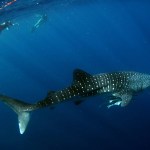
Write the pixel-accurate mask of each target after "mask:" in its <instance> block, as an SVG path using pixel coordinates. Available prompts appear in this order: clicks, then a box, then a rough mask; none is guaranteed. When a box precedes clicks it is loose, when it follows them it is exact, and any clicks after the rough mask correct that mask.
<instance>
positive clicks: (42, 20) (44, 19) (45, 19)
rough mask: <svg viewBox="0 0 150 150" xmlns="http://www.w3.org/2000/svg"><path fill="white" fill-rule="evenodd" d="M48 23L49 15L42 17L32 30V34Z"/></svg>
mask: <svg viewBox="0 0 150 150" xmlns="http://www.w3.org/2000/svg"><path fill="white" fill-rule="evenodd" d="M46 21H47V15H46V14H44V15H40V18H39V20H38V21H37V22H36V23H35V24H34V26H33V27H32V29H31V32H34V31H35V30H36V29H38V28H39V27H40V26H41V25H42V24H43V23H45V22H46Z"/></svg>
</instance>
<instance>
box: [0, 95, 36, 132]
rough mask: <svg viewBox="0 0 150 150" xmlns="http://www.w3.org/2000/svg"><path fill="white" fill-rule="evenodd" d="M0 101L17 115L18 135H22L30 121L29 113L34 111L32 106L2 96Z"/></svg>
mask: <svg viewBox="0 0 150 150" xmlns="http://www.w3.org/2000/svg"><path fill="white" fill-rule="evenodd" d="M0 101H2V102H4V103H5V104H7V105H8V106H9V107H10V108H11V109H13V110H14V111H15V112H16V114H17V115H18V125H19V131H20V134H23V133H24V132H25V130H26V128H27V125H28V123H29V120H30V111H32V110H34V105H32V104H28V103H25V102H23V101H20V100H17V99H14V98H10V97H8V96H4V95H0Z"/></svg>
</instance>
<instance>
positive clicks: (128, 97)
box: [121, 93, 132, 107]
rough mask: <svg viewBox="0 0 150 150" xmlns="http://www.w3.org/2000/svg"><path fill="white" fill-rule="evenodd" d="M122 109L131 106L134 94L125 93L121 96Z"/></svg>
mask: <svg viewBox="0 0 150 150" xmlns="http://www.w3.org/2000/svg"><path fill="white" fill-rule="evenodd" d="M121 99H122V101H121V107H125V106H127V105H128V104H129V102H130V101H131V99H132V94H131V93H125V94H123V95H122V96H121Z"/></svg>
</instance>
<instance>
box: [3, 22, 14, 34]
mask: <svg viewBox="0 0 150 150" xmlns="http://www.w3.org/2000/svg"><path fill="white" fill-rule="evenodd" d="M13 25H14V24H13V23H12V22H11V21H5V22H3V23H1V24H0V32H2V31H3V30H5V29H6V30H8V29H9V27H10V26H13Z"/></svg>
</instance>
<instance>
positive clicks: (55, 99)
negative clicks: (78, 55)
mask: <svg viewBox="0 0 150 150" xmlns="http://www.w3.org/2000/svg"><path fill="white" fill-rule="evenodd" d="M148 87H150V75H148V74H144V73H139V72H133V71H118V72H110V73H100V74H96V75H91V74H89V73H87V72H85V71H83V70H80V69H76V70H74V72H73V82H72V84H71V85H70V86H68V87H67V88H64V89H62V90H58V91H50V92H48V94H47V96H46V97H45V98H44V99H43V100H40V101H37V102H36V103H35V104H29V103H26V102H24V101H22V100H18V99H15V98H11V97H9V96H5V95H0V101H2V102H4V103H5V104H7V105H8V106H9V107H10V108H11V109H12V110H14V112H16V114H17V115H18V125H19V131H20V134H23V133H24V132H25V130H26V128H27V125H28V123H29V120H30V112H32V111H34V110H37V109H41V108H45V107H53V106H55V105H58V104H60V103H63V102H67V101H74V102H75V103H76V104H77V105H79V104H80V103H81V102H82V101H85V99H84V97H91V96H96V95H102V94H110V95H111V98H110V99H107V100H106V101H107V107H108V108H110V107H112V106H115V105H116V106H121V107H125V106H127V105H128V104H129V102H130V101H131V100H132V97H133V96H134V95H135V94H136V95H137V93H139V92H141V91H143V90H144V89H147V88H148ZM82 98H83V99H82ZM78 99H80V100H78Z"/></svg>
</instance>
